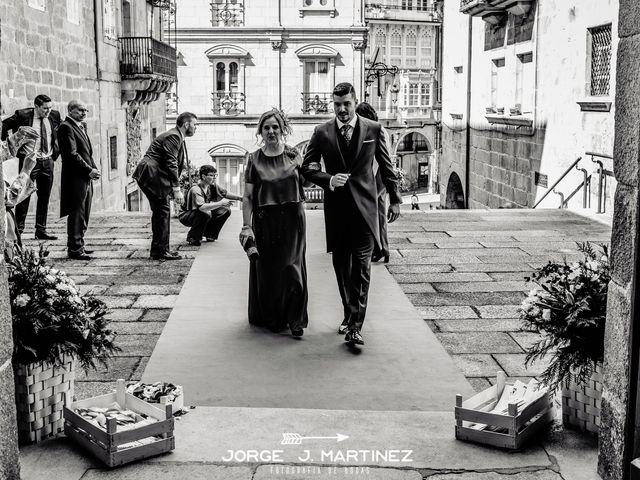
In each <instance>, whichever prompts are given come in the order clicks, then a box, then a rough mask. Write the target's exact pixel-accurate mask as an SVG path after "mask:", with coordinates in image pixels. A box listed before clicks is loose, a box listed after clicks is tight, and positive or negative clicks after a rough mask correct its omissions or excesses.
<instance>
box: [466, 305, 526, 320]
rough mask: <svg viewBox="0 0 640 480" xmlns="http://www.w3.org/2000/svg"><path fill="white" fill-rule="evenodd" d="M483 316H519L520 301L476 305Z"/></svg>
mask: <svg viewBox="0 0 640 480" xmlns="http://www.w3.org/2000/svg"><path fill="white" fill-rule="evenodd" d="M476 310H478V313H479V314H480V317H482V318H519V317H520V315H519V313H518V312H519V310H520V303H518V304H517V305H481V306H478V307H476Z"/></svg>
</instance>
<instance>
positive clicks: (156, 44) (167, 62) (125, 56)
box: [119, 37, 178, 78]
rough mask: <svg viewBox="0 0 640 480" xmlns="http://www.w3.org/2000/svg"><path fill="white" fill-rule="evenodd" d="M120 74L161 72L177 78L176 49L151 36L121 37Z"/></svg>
mask: <svg viewBox="0 0 640 480" xmlns="http://www.w3.org/2000/svg"><path fill="white" fill-rule="evenodd" d="M119 40H120V74H121V75H139V74H159V75H167V76H170V77H173V78H175V77H176V76H177V73H178V67H177V63H176V49H175V48H173V47H172V46H171V45H167V44H166V43H164V42H161V41H160V40H156V39H155V38H151V37H120V39H119Z"/></svg>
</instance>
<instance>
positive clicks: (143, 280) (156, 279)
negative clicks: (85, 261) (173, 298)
mask: <svg viewBox="0 0 640 480" xmlns="http://www.w3.org/2000/svg"><path fill="white" fill-rule="evenodd" d="M183 280H184V275H180V274H176V275H153V276H151V275H139V274H126V275H122V276H114V275H91V276H89V278H88V279H87V283H101V284H103V285H174V284H178V283H181V282H182V281H183Z"/></svg>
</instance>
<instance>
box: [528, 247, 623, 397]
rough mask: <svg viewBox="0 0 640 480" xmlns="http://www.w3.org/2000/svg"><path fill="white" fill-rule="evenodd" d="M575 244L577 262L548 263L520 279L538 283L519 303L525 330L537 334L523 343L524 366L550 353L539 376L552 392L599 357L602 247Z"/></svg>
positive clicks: (604, 281) (587, 371)
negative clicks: (536, 338)
mask: <svg viewBox="0 0 640 480" xmlns="http://www.w3.org/2000/svg"><path fill="white" fill-rule="evenodd" d="M577 245H578V250H579V251H580V252H581V253H582V254H583V255H584V258H583V259H582V260H581V261H579V262H575V263H572V264H571V265H569V264H567V262H566V261H565V262H563V263H553V262H549V263H548V264H546V265H545V266H543V267H541V268H539V269H538V270H536V272H534V273H533V275H532V276H531V277H527V278H526V280H527V281H533V282H535V283H536V284H537V285H538V287H536V288H534V289H533V290H531V291H530V292H529V295H528V296H527V298H526V299H525V300H524V301H523V302H522V305H521V307H520V318H521V319H522V320H523V322H524V324H525V328H526V329H528V330H530V331H533V332H537V333H540V334H542V335H543V338H542V339H541V340H540V341H539V342H537V343H535V344H534V345H532V346H531V347H529V349H528V351H527V356H526V359H525V365H529V364H531V363H533V362H534V361H536V360H538V359H542V358H544V357H545V356H546V355H550V356H551V361H550V363H549V366H548V367H547V368H546V369H545V370H544V372H543V373H542V375H541V379H542V381H543V382H544V383H545V384H546V385H548V386H549V387H550V388H551V389H554V390H555V389H556V388H557V387H558V386H561V385H565V386H566V385H567V384H568V383H569V381H570V380H571V379H572V378H573V379H574V380H575V381H576V382H578V383H581V382H584V381H586V380H587V379H588V378H589V377H590V376H591V374H592V373H593V371H594V369H595V367H596V365H597V364H598V363H599V362H602V360H603V358H604V326H605V319H606V310H607V289H608V285H609V280H610V278H611V276H610V271H609V261H608V257H609V256H608V249H607V247H606V245H600V249H601V250H602V253H601V254H600V253H597V252H596V250H595V249H594V247H593V246H592V245H591V244H590V243H588V242H586V243H578V244H577Z"/></svg>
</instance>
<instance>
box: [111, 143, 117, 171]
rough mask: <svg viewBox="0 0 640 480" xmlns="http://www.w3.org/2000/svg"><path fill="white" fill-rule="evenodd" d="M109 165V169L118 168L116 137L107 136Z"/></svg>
mask: <svg viewBox="0 0 640 480" xmlns="http://www.w3.org/2000/svg"><path fill="white" fill-rule="evenodd" d="M109 165H110V166H111V170H117V169H118V137H115V136H113V137H109Z"/></svg>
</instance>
